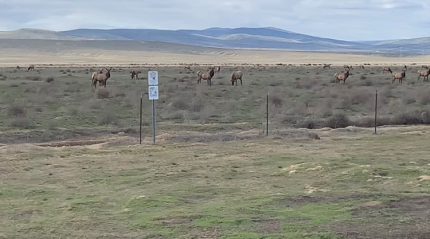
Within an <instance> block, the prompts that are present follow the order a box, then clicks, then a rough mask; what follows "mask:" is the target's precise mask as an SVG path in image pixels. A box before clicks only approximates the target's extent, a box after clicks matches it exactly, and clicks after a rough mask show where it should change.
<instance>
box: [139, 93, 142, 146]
mask: <svg viewBox="0 0 430 239" xmlns="http://www.w3.org/2000/svg"><path fill="white" fill-rule="evenodd" d="M139 143H140V144H142V95H140V121H139Z"/></svg>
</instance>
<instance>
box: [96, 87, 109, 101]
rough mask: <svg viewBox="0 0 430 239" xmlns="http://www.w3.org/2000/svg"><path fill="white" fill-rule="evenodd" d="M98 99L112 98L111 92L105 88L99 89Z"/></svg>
mask: <svg viewBox="0 0 430 239" xmlns="http://www.w3.org/2000/svg"><path fill="white" fill-rule="evenodd" d="M97 98H98V99H106V98H110V92H109V90H108V89H105V88H99V89H98V90H97Z"/></svg>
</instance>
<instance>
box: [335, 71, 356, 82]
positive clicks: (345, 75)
mask: <svg viewBox="0 0 430 239" xmlns="http://www.w3.org/2000/svg"><path fill="white" fill-rule="evenodd" d="M350 75H352V74H351V73H349V70H347V71H346V72H343V71H342V72H341V73H336V74H334V78H335V80H336V83H339V84H340V82H341V81H343V84H345V81H346V79H347V78H348V76H350Z"/></svg>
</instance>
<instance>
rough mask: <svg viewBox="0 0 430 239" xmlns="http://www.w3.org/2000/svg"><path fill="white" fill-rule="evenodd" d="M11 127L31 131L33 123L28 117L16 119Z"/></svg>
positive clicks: (11, 123)
mask: <svg viewBox="0 0 430 239" xmlns="http://www.w3.org/2000/svg"><path fill="white" fill-rule="evenodd" d="M10 126H11V127H15V128H22V129H29V128H31V126H32V125H31V121H30V120H29V119H28V118H26V117H20V118H15V119H13V120H12V121H11V122H10Z"/></svg>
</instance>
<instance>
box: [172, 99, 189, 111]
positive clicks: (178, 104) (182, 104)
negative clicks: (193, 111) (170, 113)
mask: <svg viewBox="0 0 430 239" xmlns="http://www.w3.org/2000/svg"><path fill="white" fill-rule="evenodd" d="M172 107H173V108H175V109H178V110H186V109H188V102H187V101H186V100H184V99H181V98H178V99H175V100H173V102H172Z"/></svg>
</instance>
